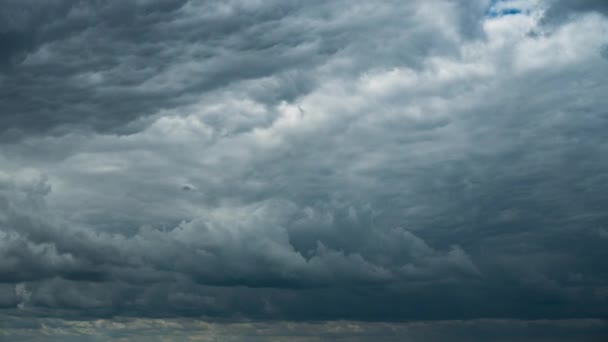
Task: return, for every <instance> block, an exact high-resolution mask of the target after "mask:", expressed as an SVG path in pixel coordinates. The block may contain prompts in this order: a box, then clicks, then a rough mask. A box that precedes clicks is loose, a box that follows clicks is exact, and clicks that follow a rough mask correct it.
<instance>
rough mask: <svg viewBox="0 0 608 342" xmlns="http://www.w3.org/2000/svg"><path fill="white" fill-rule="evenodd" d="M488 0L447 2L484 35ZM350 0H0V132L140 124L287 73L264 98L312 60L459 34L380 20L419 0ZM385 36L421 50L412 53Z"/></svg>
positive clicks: (278, 96) (287, 85)
mask: <svg viewBox="0 0 608 342" xmlns="http://www.w3.org/2000/svg"><path fill="white" fill-rule="evenodd" d="M473 3H474V5H473ZM483 3H484V1H475V2H471V5H470V8H469V7H467V8H463V9H458V8H457V7H458V6H457V5H456V4H455V3H452V4H451V6H450V8H446V10H452V11H454V12H456V13H458V15H459V16H460V17H461V19H460V27H461V28H462V30H463V32H465V33H466V34H467V35H474V34H478V32H479V19H478V16H476V13H478V12H480V11H481V10H482V8H483ZM344 7H345V6H343V4H341V3H340V2H332V3H323V2H317V1H312V2H311V1H308V2H303V1H268V2H264V3H258V2H240V1H229V2H225V3H217V2H187V1H184V0H167V1H124V2H114V1H99V2H81V1H48V2H44V3H43V4H39V3H38V2H36V1H33V2H32V1H8V2H7V3H6V4H3V6H2V8H1V9H0V11H1V12H0V15H1V17H2V18H3V20H2V22H3V23H2V24H1V25H2V26H0V44H2V45H1V48H0V51H1V55H0V62H1V63H2V65H3V69H2V71H1V72H2V76H1V82H2V84H5V85H10V86H3V87H2V90H1V93H0V97H2V99H3V101H2V103H1V105H0V112H2V113H3V115H2V118H1V121H0V134H1V135H2V138H3V139H5V140H7V139H8V140H14V139H20V138H23V137H24V136H27V135H30V134H59V135H61V134H66V133H68V132H70V131H73V130H94V131H100V132H118V133H126V132H133V131H137V130H139V129H141V127H142V125H145V124H146V122H147V121H146V119H145V118H146V117H149V116H152V115H155V114H157V113H158V111H159V110H162V109H166V108H173V107H176V106H179V105H183V104H186V103H191V102H192V101H193V100H194V98H196V97H197V96H199V95H200V94H201V93H204V92H209V91H212V90H215V89H218V88H221V87H224V86H227V85H229V84H231V83H234V82H238V81H242V80H246V79H252V78H260V77H264V76H271V75H272V76H273V77H274V76H277V77H278V78H277V80H278V81H279V84H278V86H275V87H274V88H273V89H268V90H267V91H266V92H265V94H263V95H261V96H262V99H261V100H263V101H271V102H276V101H281V100H292V99H294V98H296V97H298V96H299V95H301V94H303V93H306V92H308V91H309V90H310V89H311V87H312V86H313V84H314V82H315V80H314V79H311V78H309V77H307V76H308V75H306V73H305V72H304V73H302V72H301V70H302V69H308V68H310V67H311V66H313V65H316V64H318V63H320V62H323V61H326V60H327V58H328V57H329V56H332V55H336V54H338V55H339V54H341V53H346V54H348V55H349V56H357V57H356V59H357V61H356V63H357V64H361V65H359V66H357V65H354V66H355V67H357V68H362V67H364V66H365V65H366V64H367V65H369V64H370V63H375V62H377V61H378V60H385V62H383V64H386V63H388V65H390V64H394V63H395V62H396V60H395V58H397V59H401V61H399V63H401V62H407V63H416V62H419V60H418V59H419V58H420V57H422V56H423V55H424V54H425V51H430V50H445V49H449V46H450V45H451V44H453V42H449V41H448V40H445V41H442V38H441V37H438V36H436V33H435V32H430V31H426V32H425V30H424V28H423V30H422V31H419V32H414V33H413V35H411V36H408V37H407V39H405V40H404V39H403V38H402V37H399V32H397V31H393V30H392V29H391V27H390V26H389V27H387V28H385V29H382V28H381V27H380V26H379V25H378V24H379V23H380V22H382V23H383V24H387V23H394V24H396V25H399V20H401V19H402V18H408V17H412V16H414V15H415V11H416V9H415V8H414V6H412V5H411V4H409V5H408V4H397V3H388V2H387V3H386V4H379V5H373V6H372V5H364V4H363V3H357V4H356V5H354V6H353V5H347V6H346V7H350V8H351V9H354V10H353V13H352V15H353V17H351V18H346V17H343V16H344V15H345V14H344V12H343V11H342V9H343V8H344ZM358 7H361V9H360V10H359V9H358ZM366 7H367V8H366ZM471 17H476V19H475V20H471V19H472V18H471ZM406 20H410V19H406ZM370 27H374V30H373V31H370V30H369V28H370ZM355 37H356V39H355ZM431 37H432V38H431ZM382 39H387V40H389V41H402V42H403V43H404V45H403V46H401V48H403V49H406V50H411V49H415V50H416V52H415V53H414V54H410V53H401V52H399V51H397V50H396V47H395V46H387V45H383V44H380V40H382ZM429 39H432V40H434V41H435V44H436V45H435V46H429V45H428V44H427V43H426V42H425V41H428V40H429ZM442 45H443V46H442ZM408 59H409V61H408ZM374 61H375V62H374ZM355 72H356V71H355Z"/></svg>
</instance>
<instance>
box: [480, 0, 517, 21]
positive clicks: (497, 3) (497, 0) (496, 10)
mask: <svg viewBox="0 0 608 342" xmlns="http://www.w3.org/2000/svg"><path fill="white" fill-rule="evenodd" d="M509 2H512V1H510V0H492V2H491V5H490V8H488V10H487V11H486V13H485V15H486V17H490V18H495V17H502V16H507V15H517V14H521V13H523V11H522V10H521V9H519V8H516V7H510V6H509Z"/></svg>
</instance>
